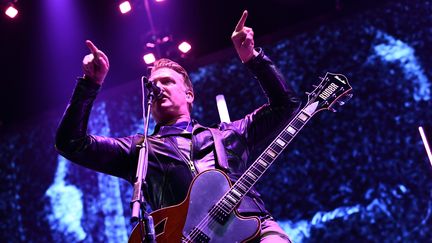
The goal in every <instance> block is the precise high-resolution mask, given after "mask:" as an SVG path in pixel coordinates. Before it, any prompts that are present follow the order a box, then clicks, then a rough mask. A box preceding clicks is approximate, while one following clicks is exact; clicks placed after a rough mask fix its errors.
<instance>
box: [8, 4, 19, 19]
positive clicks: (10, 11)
mask: <svg viewBox="0 0 432 243" xmlns="http://www.w3.org/2000/svg"><path fill="white" fill-rule="evenodd" d="M5 14H6V15H7V16H9V18H11V19H13V18H15V16H17V14H18V9H16V8H15V7H14V6H9V7H8V8H7V9H6V11H5Z"/></svg>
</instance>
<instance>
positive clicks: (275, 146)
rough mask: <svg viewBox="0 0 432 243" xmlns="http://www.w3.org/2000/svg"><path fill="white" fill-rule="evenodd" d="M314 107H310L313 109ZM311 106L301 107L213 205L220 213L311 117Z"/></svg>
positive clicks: (230, 206)
mask: <svg viewBox="0 0 432 243" xmlns="http://www.w3.org/2000/svg"><path fill="white" fill-rule="evenodd" d="M315 108H316V107H312V109H313V110H314V109H315ZM310 109H311V107H310V106H308V107H305V108H303V109H302V110H301V111H300V112H299V113H297V115H296V116H295V117H294V118H293V119H292V120H291V122H290V123H289V124H288V125H287V126H286V127H285V128H284V129H283V130H282V132H280V133H279V135H278V136H277V137H276V138H275V139H274V140H273V142H272V143H271V144H270V145H269V146H268V147H267V148H266V149H265V150H264V152H263V153H262V154H261V155H260V156H259V157H258V158H257V159H256V160H255V162H253V163H252V165H251V166H250V167H249V168H248V169H247V170H246V171H245V173H243V175H242V176H241V177H240V178H239V179H238V180H237V181H236V183H234V185H233V186H232V187H231V189H230V190H229V191H228V192H227V193H226V194H225V195H224V196H223V197H222V198H221V199H220V200H219V202H218V203H217V204H216V205H215V209H216V211H217V212H218V213H221V214H222V215H228V214H229V213H231V212H232V210H234V208H235V207H236V206H237V205H238V204H239V203H240V201H241V199H242V198H243V197H244V196H245V195H246V193H247V192H249V190H250V189H251V188H252V186H253V185H254V184H255V183H256V182H257V181H258V179H259V178H260V177H261V176H262V175H263V174H264V172H265V171H267V169H268V168H269V167H270V165H271V164H272V163H273V162H274V161H275V160H276V158H277V157H278V156H279V155H280V154H281V153H282V151H283V150H284V149H285V148H286V147H287V145H288V144H289V143H290V142H291V140H292V139H293V138H294V137H295V136H296V135H297V133H298V132H299V131H300V130H301V129H302V128H303V126H304V125H305V124H306V123H307V122H308V121H309V119H310V118H311V117H312V114H313V111H311V110H310Z"/></svg>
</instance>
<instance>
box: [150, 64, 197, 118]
mask: <svg viewBox="0 0 432 243" xmlns="http://www.w3.org/2000/svg"><path fill="white" fill-rule="evenodd" d="M149 80H150V81H152V82H155V84H156V85H157V86H158V87H159V88H161V89H162V91H163V92H162V94H163V95H162V98H161V99H158V100H157V101H155V102H154V103H153V107H152V114H153V118H154V119H155V120H156V122H158V123H159V122H162V123H170V122H173V121H175V120H177V119H179V118H181V117H189V116H190V113H189V104H191V103H192V102H193V93H192V92H191V91H190V90H189V89H188V88H187V87H186V85H185V84H184V79H183V76H182V75H181V74H180V73H178V72H176V71H174V70H172V69H170V68H159V69H157V70H156V71H154V72H153V73H152V74H151V75H150V78H149Z"/></svg>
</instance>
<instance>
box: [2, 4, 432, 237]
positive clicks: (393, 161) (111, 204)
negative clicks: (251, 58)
mask: <svg viewBox="0 0 432 243" xmlns="http://www.w3.org/2000/svg"><path fill="white" fill-rule="evenodd" d="M47 2H48V1H41V3H40V4H37V5H35V6H33V8H30V10H27V13H28V15H27V14H26V13H23V12H21V13H20V14H22V15H21V16H20V18H18V19H17V21H15V20H13V21H10V20H8V19H5V18H2V27H3V26H5V28H7V29H8V30H9V31H11V32H13V33H15V36H12V37H11V39H13V38H18V40H16V41H15V42H11V43H9V45H8V48H6V47H5V45H2V48H4V49H5V52H3V50H2V55H3V53H7V54H6V56H7V58H2V62H5V64H3V63H2V65H1V66H2V73H3V74H5V76H4V77H3V78H2V79H1V85H2V88H1V92H2V96H1V99H2V102H1V103H2V107H3V105H4V107H5V108H2V113H1V114H2V119H3V127H2V129H1V130H0V138H1V140H0V156H1V157H0V158H1V171H0V172H1V174H0V178H1V179H0V185H1V198H2V201H1V203H0V208H1V211H0V212H1V215H0V218H1V219H2V224H1V229H0V231H1V232H2V233H1V236H0V237H1V240H2V241H3V242H21V241H30V242H33V241H34V242H58V241H63V242H65V241H68V242H79V241H84V242H102V241H105V242H106V241H110V242H122V241H126V238H127V234H128V232H129V231H130V229H131V226H130V224H129V223H128V218H129V216H130V210H129V200H130V198H131V187H130V185H128V184H127V183H126V182H124V181H120V180H118V179H116V178H114V177H110V176H105V175H102V174H99V173H95V172H92V171H90V170H87V169H84V168H82V167H79V166H77V165H74V164H73V163H71V162H69V161H66V160H65V159H64V158H62V157H61V156H58V155H57V153H56V152H55V150H54V148H53V137H54V133H55V129H56V126H57V124H58V121H59V119H60V117H61V114H62V112H63V109H64V107H65V106H66V104H67V101H68V98H69V97H70V94H71V92H72V89H73V87H74V78H75V77H76V76H79V75H81V70H80V62H81V59H82V57H83V56H84V55H85V54H86V53H87V52H88V50H86V47H85V45H84V40H85V39H92V40H94V42H95V43H96V44H97V45H98V46H99V47H100V48H101V49H103V50H104V51H105V52H106V53H107V54H109V56H110V58H111V71H110V74H109V77H108V78H107V80H106V84H105V86H104V88H103V90H102V93H101V94H100V96H99V97H98V99H97V102H96V103H95V106H94V109H93V112H92V117H91V120H90V125H89V132H90V133H94V134H99V135H107V136H127V135H130V134H134V133H136V132H140V131H141V130H142V128H141V127H142V119H140V115H141V111H140V94H139V91H138V90H140V87H139V82H138V80H139V77H140V75H142V74H143V72H145V69H146V68H145V66H144V64H143V63H142V61H141V54H142V52H143V51H144V49H143V47H142V45H143V44H145V39H146V33H145V29H146V24H145V23H146V22H145V14H144V12H140V13H139V11H143V9H142V7H141V10H139V9H140V8H138V10H139V11H137V12H136V15H134V12H132V14H130V15H127V16H120V14H119V13H118V11H117V9H116V3H115V2H114V1H112V2H111V1H110V2H109V3H106V2H104V3H102V1H94V2H95V3H96V2H100V6H96V5H95V6H93V7H85V5H86V4H87V3H86V1H78V2H76V3H73V4H72V1H69V2H68V1H64V2H62V4H59V3H58V4H59V6H57V7H55V8H53V9H54V10H49V11H48V9H49V8H48V7H47V6H48V5H47ZM19 3H20V4H21V2H19ZM66 3H68V4H66ZM235 3H236V6H232V5H229V3H224V4H222V2H214V3H212V2H210V3H208V6H212V5H213V10H214V11H211V12H206V13H205V12H204V11H203V10H201V9H203V8H204V7H202V6H201V5H204V3H198V2H197V3H192V2H191V3H189V5H182V6H176V7H174V5H175V4H173V3H170V4H173V5H170V4H168V2H166V3H165V4H166V6H167V7H168V6H171V8H168V9H172V10H169V11H168V10H167V11H165V12H163V11H161V12H157V11H156V10H155V11H156V12H155V16H158V15H157V14H156V13H158V14H162V12H163V13H164V14H166V16H165V17H164V18H162V17H158V19H162V20H163V21H162V20H161V21H160V22H161V24H162V23H163V22H164V21H166V22H167V24H166V26H169V28H172V30H171V31H173V33H176V34H173V36H177V35H178V36H180V35H182V34H185V35H186V36H189V35H188V34H187V33H188V31H191V30H190V29H200V30H203V31H206V32H201V33H205V34H201V35H202V36H201V35H200V36H199V37H196V36H194V35H195V34H192V32H190V33H191V34H190V35H191V36H194V37H193V38H192V37H191V39H190V41H191V43H192V48H193V52H192V53H191V55H190V56H189V59H183V61H182V63H183V64H184V65H185V66H187V67H188V69H189V70H190V76H191V79H192V81H193V83H194V87H195V91H196V93H197V94H196V103H195V105H194V114H193V116H194V117H195V118H196V119H198V120H199V121H201V123H203V124H205V125H209V124H212V123H215V122H217V121H218V120H219V118H218V115H217V109H216V104H215V101H214V97H215V96H216V95H217V94H220V93H222V94H224V95H225V97H226V99H227V103H228V109H229V111H230V115H231V119H232V120H234V119H238V118H241V117H243V116H244V115H245V114H247V113H249V112H251V111H253V109H255V108H256V107H258V106H260V105H261V104H263V103H264V102H265V98H264V96H263V95H262V93H261V90H260V88H259V86H258V84H257V82H255V81H253V77H252V76H251V75H250V74H249V73H248V71H247V69H246V68H245V67H244V66H243V65H242V64H241V63H240V61H239V60H238V58H237V57H236V56H235V53H234V51H233V49H232V47H231V46H230V45H231V44H230V40H229V36H230V34H231V32H232V29H233V27H234V26H235V23H236V22H237V20H238V18H239V17H240V15H241V12H242V10H243V9H245V8H247V9H249V11H250V19H248V22H247V23H248V25H249V26H251V27H253V28H254V29H255V32H256V37H257V41H256V44H257V45H258V46H262V47H263V48H264V50H265V52H266V53H267V55H269V56H270V57H271V58H272V59H273V60H274V61H275V63H276V64H277V66H278V67H280V69H281V71H282V73H283V75H284V76H285V77H286V79H287V81H288V82H289V83H291V84H292V85H293V87H294V88H295V90H297V91H298V92H299V95H300V96H301V97H302V100H303V104H306V101H307V98H306V95H304V93H303V92H305V91H311V90H312V85H313V84H317V83H318V78H317V77H318V76H323V75H325V72H327V71H331V72H336V73H342V74H344V75H346V76H347V77H348V79H349V80H350V83H351V85H352V86H353V91H354V97H353V98H352V99H351V100H350V101H349V102H348V103H347V104H346V105H345V106H344V107H342V109H340V110H339V111H338V112H337V113H332V112H328V111H325V112H321V113H318V114H317V115H316V116H314V117H313V118H312V120H311V121H310V122H309V124H307V125H306V127H305V128H304V129H303V131H301V133H300V134H299V135H298V137H296V138H295V139H294V141H293V142H292V144H291V145H290V146H289V147H288V149H287V151H286V153H284V154H283V155H282V156H281V158H280V159H278V161H277V162H276V163H275V165H274V166H273V167H272V168H271V169H270V170H269V172H268V173H267V174H266V175H265V177H264V178H262V179H261V181H260V182H259V184H258V185H257V186H258V189H259V191H260V192H261V193H262V197H263V199H264V200H265V202H266V205H267V208H268V209H269V210H270V211H271V213H272V214H273V216H274V217H275V218H276V219H277V220H278V222H279V224H280V225H281V226H282V227H283V229H284V230H285V231H286V232H287V233H288V234H289V235H290V236H291V237H292V239H293V240H294V241H295V242H349V241H351V242H429V241H430V239H431V238H432V235H431V230H430V229H431V226H432V219H431V213H432V212H431V211H432V201H431V199H432V195H431V188H432V169H431V164H430V162H429V161H428V158H427V156H426V153H425V149H424V146H423V143H422V142H421V138H420V135H419V132H418V127H419V126H425V127H427V128H429V129H430V121H431V118H432V112H431V109H430V107H431V94H430V92H431V81H430V79H431V77H432V73H431V72H432V55H431V54H432V48H431V43H432V28H430V26H431V24H432V17H431V16H432V2H431V1H402V0H399V1H392V2H382V3H380V4H374V5H372V4H366V5H361V6H355V5H351V4H350V2H345V1H341V3H343V4H342V6H345V7H343V8H342V10H336V8H335V2H328V5H327V4H326V3H327V1H324V2H323V3H322V4H323V5H322V6H319V5H313V4H311V2H309V1H302V2H300V1H299V2H298V3H297V4H294V3H295V2H290V4H286V3H283V2H282V1H266V3H265V4H261V5H258V3H254V4H252V3H249V2H246V1H236V2H235ZM306 3H307V4H306ZM22 4H24V2H23V3H22ZM63 4H64V5H63ZM216 5H217V6H219V7H215V6H216ZM252 5H253V6H255V7H253V6H252ZM62 6H63V7H64V6H66V7H67V8H66V7H65V8H64V10H62ZM184 6H194V8H190V7H189V8H186V7H184ZM206 6H207V5H206ZM314 6H316V7H314ZM271 7H273V8H274V9H273V10H269V9H268V8H271ZM175 9H177V10H181V11H174V10H175ZM294 9H295V10H296V11H294ZM42 10H43V11H45V12H44V14H45V15H42V12H43V11H42ZM98 11H101V12H100V13H99V12H98ZM272 11H276V12H272ZM285 11H286V13H290V14H286V15H285V13H284V12H285ZM314 11H315V12H314ZM96 13H97V14H96ZM275 13H278V14H275ZM282 13H284V14H282ZM183 14H185V15H184V16H183ZM308 14H311V15H308ZM27 16H29V17H27ZM30 16H35V17H36V20H37V21H36V20H34V19H32V20H27V18H30ZM42 16H43V17H42ZM160 16H162V15H160ZM167 16H168V17H167ZM180 16H183V17H180ZM57 17H58V18H57ZM195 17H197V19H196V20H193V18H195ZM155 18H156V17H155ZM173 18H174V19H175V20H176V21H173V20H172V19H173ZM189 18H190V19H189ZM290 18H292V19H290ZM52 19H55V20H58V21H57V22H56V21H51V20H52ZM180 19H181V20H182V21H183V19H189V22H187V21H186V20H185V21H186V22H185V23H190V26H187V27H184V25H183V24H180V22H181V21H180ZM205 19H207V20H209V22H203V21H204V20H205ZM66 20H67V21H66ZM200 20H202V21H200ZM222 20H223V21H222ZM278 20H279V21H278ZM38 21H39V22H38ZM5 23H7V24H5ZM204 23H205V24H204ZM177 25H178V26H177ZM192 25H193V26H195V25H197V26H195V27H193V28H192V27H191V26H192ZM17 26H18V27H17ZM19 26H27V27H25V28H26V29H25V30H18V29H19ZM182 26H183V27H182ZM166 28H168V27H166ZM143 29H144V30H143ZM180 29H181V31H180ZM99 30H100V31H101V32H100V33H101V34H100V35H99V34H97V33H99ZM175 31H178V32H175ZM25 32H27V33H32V35H31V36H26V35H27V34H25ZM197 35H198V34H197ZM18 36H21V37H18ZM4 37H6V36H5V35H2V38H1V39H2V41H5V42H9V38H8V37H7V38H4ZM178 38H180V37H178ZM184 38H189V37H184ZM219 38H220V39H219ZM19 39H21V41H19ZM216 40H218V41H216ZM213 41H214V42H213ZM134 46H135V47H137V48H138V49H135V47H134ZM213 48H214V49H213ZM14 53H15V54H14ZM27 56H28V58H27ZM2 57H3V56H2ZM18 57H19V58H18ZM14 58H16V59H14ZM34 58H35V59H34ZM17 67H21V69H20V68H17ZM12 70H15V71H12ZM18 77H21V78H18ZM23 80H24V81H23ZM3 87H5V89H3ZM6 87H11V88H10V89H9V88H8V89H6ZM30 87H31V88H30ZM14 89H15V91H13V90H14ZM6 90H7V91H6ZM3 93H5V95H3ZM6 97H7V98H6ZM3 99H4V100H3ZM24 100H27V101H28V102H22V101H24ZM3 109H4V110H5V112H3ZM6 110H7V111H6ZM3 114H4V115H3ZM3 117H5V118H3ZM428 132H429V133H428V135H429V136H430V135H431V134H430V132H431V130H428Z"/></svg>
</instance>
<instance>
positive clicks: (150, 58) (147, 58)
mask: <svg viewBox="0 0 432 243" xmlns="http://www.w3.org/2000/svg"><path fill="white" fill-rule="evenodd" d="M143 59H144V62H145V63H146V64H152V63H154V62H155V61H156V58H155V56H154V54H153V53H147V54H145V55H144V56H143Z"/></svg>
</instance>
